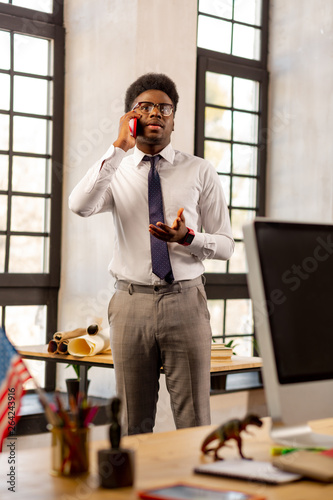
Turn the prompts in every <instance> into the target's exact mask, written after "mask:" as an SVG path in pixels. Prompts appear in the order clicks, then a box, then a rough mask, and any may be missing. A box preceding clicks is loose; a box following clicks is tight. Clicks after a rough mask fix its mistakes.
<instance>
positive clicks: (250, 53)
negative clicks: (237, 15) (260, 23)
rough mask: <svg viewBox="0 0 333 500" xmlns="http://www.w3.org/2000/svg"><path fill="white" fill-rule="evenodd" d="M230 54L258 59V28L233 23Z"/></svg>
mask: <svg viewBox="0 0 333 500" xmlns="http://www.w3.org/2000/svg"><path fill="white" fill-rule="evenodd" d="M232 54H233V55H234V56H238V57H246V58H247V59H256V60H259V59H260V30H258V29H256V28H250V27H248V26H242V25H241V24H234V31H233V39H232Z"/></svg>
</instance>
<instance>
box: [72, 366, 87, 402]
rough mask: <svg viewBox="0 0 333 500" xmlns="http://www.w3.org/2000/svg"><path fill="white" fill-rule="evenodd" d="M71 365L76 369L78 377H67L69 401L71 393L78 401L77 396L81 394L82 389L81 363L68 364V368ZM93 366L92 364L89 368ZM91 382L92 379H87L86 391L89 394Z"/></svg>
mask: <svg viewBox="0 0 333 500" xmlns="http://www.w3.org/2000/svg"><path fill="white" fill-rule="evenodd" d="M69 366H72V367H73V369H74V371H75V374H76V378H67V379H66V386H67V394H68V401H69V399H70V395H71V394H72V395H73V396H74V398H75V401H77V396H78V394H79V390H80V380H81V379H80V365H71V364H68V365H67V366H66V368H68V367H69ZM90 368H91V366H89V367H88V370H89V369H90ZM89 383H90V380H87V384H86V387H85V393H86V394H87V392H88V388H89Z"/></svg>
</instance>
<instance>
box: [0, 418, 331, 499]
mask: <svg viewBox="0 0 333 500" xmlns="http://www.w3.org/2000/svg"><path fill="white" fill-rule="evenodd" d="M263 420H264V426H263V427H262V428H261V429H258V428H256V427H254V428H251V432H252V431H253V435H252V436H251V435H249V434H246V433H245V434H244V433H243V437H244V440H243V452H244V454H245V455H247V456H251V457H253V458H255V459H257V460H267V461H269V460H270V453H269V452H270V446H271V445H272V444H273V443H272V442H271V440H270V438H269V434H268V431H269V425H270V422H269V419H268V418H265V419H263ZM312 427H313V429H314V430H315V431H316V432H325V433H329V434H331V435H333V419H327V420H323V421H318V422H315V423H313V425H312ZM212 428H213V427H211V426H206V427H197V428H191V429H183V430H178V431H171V432H165V433H156V434H141V435H136V436H128V437H125V438H123V440H122V446H123V447H126V448H132V449H134V450H135V461H136V480H135V485H134V487H133V488H123V489H118V490H106V489H102V488H100V487H99V482H98V474H97V469H96V455H97V450H99V449H103V448H107V447H108V443H107V442H106V441H96V442H93V443H91V446H90V460H91V467H90V472H89V474H87V475H85V476H80V477H77V478H61V477H53V476H51V475H50V473H49V471H50V457H51V450H50V448H48V447H45V448H36V449H30V450H21V451H20V443H19V439H20V438H17V464H16V474H17V481H16V486H17V487H16V494H17V495H18V496H17V498H20V500H74V499H76V500H90V499H91V500H102V499H109V500H118V499H119V500H134V499H136V498H137V491H138V490H140V489H144V488H150V487H157V486H164V485H169V484H172V483H174V482H176V481H185V482H186V483H189V484H192V485H198V486H199V485H201V486H206V487H212V488H225V489H235V490H238V491H243V492H249V493H250V492H251V493H253V494H258V495H259V494H260V495H262V496H263V497H265V498H266V499H267V500H332V499H333V484H332V483H331V484H325V483H319V482H315V481H310V480H301V481H298V482H294V483H289V484H287V485H283V486H281V485H280V486H275V485H273V486H272V485H266V484H261V483H254V482H248V481H237V480H232V479H222V478H216V477H212V476H203V475H196V474H194V473H193V468H194V467H195V466H198V465H199V464H201V463H205V462H207V461H211V458H210V457H206V456H203V455H201V452H200V445H201V443H202V441H203V439H204V437H205V436H206V435H207V434H208V433H209V432H210V431H211V430H212ZM45 438H46V439H47V438H49V440H50V443H51V436H50V435H46V436H45ZM223 456H224V457H225V458H236V457H238V454H237V451H236V447H235V446H234V444H231V445H230V447H228V448H223ZM7 457H8V452H6V451H4V453H2V454H0V465H1V467H0V470H1V476H0V477H1V483H0V498H1V499H2V500H8V499H13V498H14V496H15V495H13V493H12V492H11V491H8V490H7V486H8V485H6V482H5V479H4V475H5V473H6V471H7V469H8V467H9V465H8V464H7Z"/></svg>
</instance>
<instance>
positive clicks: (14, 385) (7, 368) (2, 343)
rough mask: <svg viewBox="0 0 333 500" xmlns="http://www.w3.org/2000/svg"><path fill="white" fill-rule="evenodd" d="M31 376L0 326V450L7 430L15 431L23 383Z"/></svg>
mask: <svg viewBox="0 0 333 500" xmlns="http://www.w3.org/2000/svg"><path fill="white" fill-rule="evenodd" d="M29 378H31V375H30V373H29V372H28V370H27V368H26V366H25V364H24V362H23V361H22V358H21V356H20V355H19V353H18V352H17V350H16V349H15V347H14V346H12V344H11V343H10V342H9V340H8V337H7V335H6V333H5V331H4V330H3V328H0V452H1V451H2V443H3V440H4V439H5V437H6V436H7V434H8V433H9V432H13V433H15V426H16V423H17V421H18V413H19V410H20V403H21V401H20V400H21V397H22V396H23V394H24V389H23V384H24V382H25V381H26V380H28V379H29Z"/></svg>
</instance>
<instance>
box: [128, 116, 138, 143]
mask: <svg viewBox="0 0 333 500" xmlns="http://www.w3.org/2000/svg"><path fill="white" fill-rule="evenodd" d="M137 122H138V119H137V118H132V119H131V120H130V121H129V128H130V132H131V135H132V136H133V137H134V139H135V138H136V127H137Z"/></svg>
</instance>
